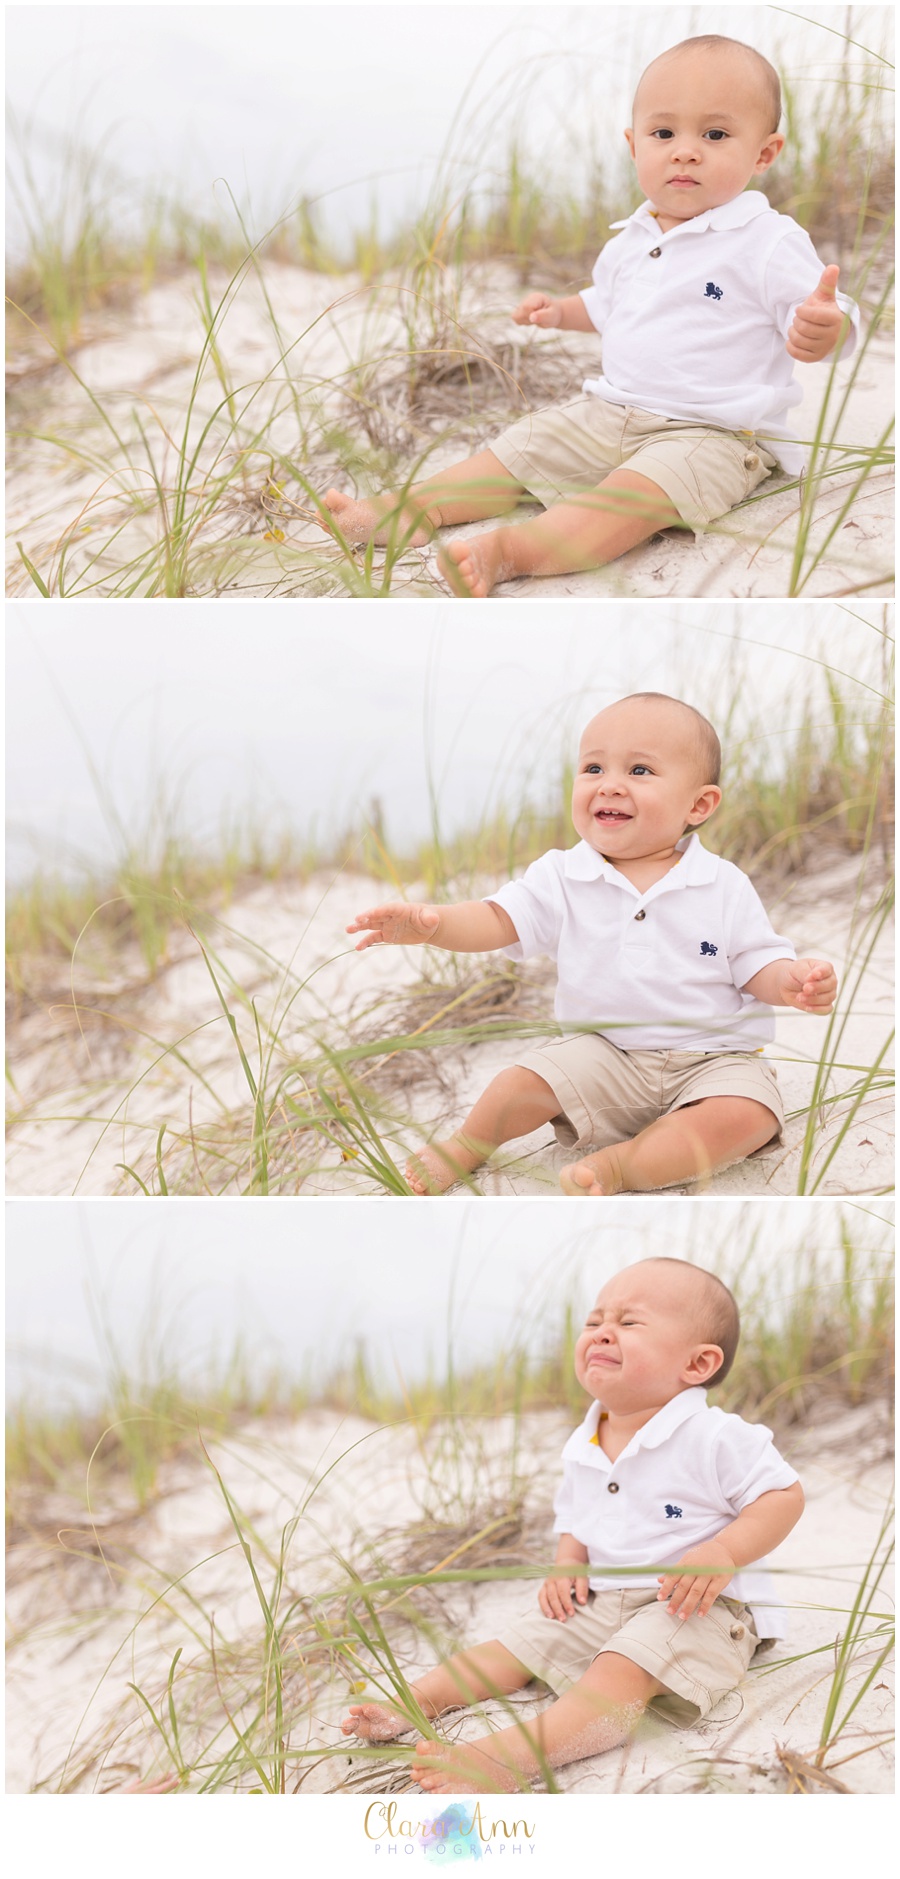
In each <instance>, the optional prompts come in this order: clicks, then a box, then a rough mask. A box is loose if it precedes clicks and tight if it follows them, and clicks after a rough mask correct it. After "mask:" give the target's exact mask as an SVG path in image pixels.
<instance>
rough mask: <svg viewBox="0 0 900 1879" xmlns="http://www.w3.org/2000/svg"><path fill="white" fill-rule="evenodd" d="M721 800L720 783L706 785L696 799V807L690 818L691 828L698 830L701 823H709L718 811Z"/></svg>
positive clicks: (699, 791) (692, 810) (694, 806)
mask: <svg viewBox="0 0 900 1879" xmlns="http://www.w3.org/2000/svg"><path fill="white" fill-rule="evenodd" d="M721 800H722V791H721V790H720V788H719V785H718V783H705V784H704V786H703V788H702V789H701V790H698V792H697V794H696V796H695V797H694V805H693V808H692V809H691V813H690V815H689V816H688V821H689V823H690V825H691V827H692V828H695V829H696V828H699V827H700V824H701V822H708V821H709V818H710V816H711V815H713V814H714V813H715V811H716V810H717V809H718V807H719V804H720V802H721Z"/></svg>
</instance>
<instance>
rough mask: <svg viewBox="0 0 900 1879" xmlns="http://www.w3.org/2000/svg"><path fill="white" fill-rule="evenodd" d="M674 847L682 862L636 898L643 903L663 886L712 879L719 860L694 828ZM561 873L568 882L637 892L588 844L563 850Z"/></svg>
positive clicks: (696, 884) (697, 884)
mask: <svg viewBox="0 0 900 1879" xmlns="http://www.w3.org/2000/svg"><path fill="white" fill-rule="evenodd" d="M677 846H678V848H679V850H680V852H681V860H680V861H679V862H676V864H675V867H674V868H670V869H669V872H668V874H664V875H663V876H662V879H661V880H659V881H656V882H654V885H653V887H652V888H648V889H647V894H640V895H638V898H639V899H640V900H646V899H647V897H648V895H649V894H651V893H658V892H660V890H661V889H662V888H664V887H673V888H675V887H703V886H706V885H707V884H708V883H709V882H710V881H714V880H715V878H716V873H717V870H718V866H719V863H718V857H717V856H716V855H711V854H710V852H709V850H708V849H707V848H704V846H703V843H702V842H701V840H700V837H699V835H698V834H697V831H696V829H695V830H694V832H693V833H692V834H691V835H683V836H682V838H681V840H680V842H679V843H678V844H677ZM563 872H564V874H565V877H566V880H567V881H609V882H611V883H612V884H613V885H614V886H616V887H623V888H625V889H626V890H627V891H629V892H630V893H632V894H637V891H638V890H637V888H636V887H635V886H634V884H633V882H631V881H629V880H628V879H627V877H626V876H625V875H624V874H622V872H621V870H620V869H619V868H614V867H613V864H612V862H611V861H607V860H606V857H605V856H604V855H598V853H597V850H596V848H592V847H591V846H590V843H589V842H579V843H578V844H577V846H576V847H575V848H568V849H567V850H566V859H565V863H564V867H563Z"/></svg>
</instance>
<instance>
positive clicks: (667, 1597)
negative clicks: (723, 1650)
mask: <svg viewBox="0 0 900 1879" xmlns="http://www.w3.org/2000/svg"><path fill="white" fill-rule="evenodd" d="M691 1566H707V1567H710V1566H714V1567H716V1569H717V1570H716V1571H715V1573H711V1572H708V1571H707V1572H702V1573H698V1574H696V1575H695V1574H694V1573H692V1572H691V1571H690V1570H689V1569H690V1567H691ZM685 1568H688V1570H685ZM736 1571H737V1567H736V1566H735V1563H734V1560H733V1559H732V1557H731V1554H730V1553H729V1552H728V1550H727V1548H726V1547H724V1546H723V1545H722V1544H721V1542H720V1541H719V1540H707V1542H706V1545H705V1546H692V1547H691V1550H690V1552H689V1553H685V1555H684V1558H683V1559H680V1560H679V1561H678V1567H677V1570H676V1569H674V1568H673V1570H672V1571H671V1572H666V1573H662V1574H661V1575H660V1581H659V1591H658V1592H657V1594H656V1596H657V1598H658V1599H660V1600H661V1601H662V1602H663V1603H664V1604H665V1607H666V1610H667V1611H669V1612H671V1614H672V1617H673V1618H690V1617H691V1615H692V1614H693V1613H694V1612H696V1614H697V1616H698V1618H705V1617H706V1614H707V1612H708V1611H709V1608H710V1606H711V1605H714V1604H715V1602H716V1599H717V1598H718V1597H719V1594H720V1592H724V1590H725V1587H726V1585H728V1583H729V1581H730V1580H731V1579H733V1578H734V1575H735V1572H736Z"/></svg>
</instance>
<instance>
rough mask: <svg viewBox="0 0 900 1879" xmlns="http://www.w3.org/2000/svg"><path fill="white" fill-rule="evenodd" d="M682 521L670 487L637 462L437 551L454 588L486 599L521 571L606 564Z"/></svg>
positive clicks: (569, 570)
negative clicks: (535, 512) (541, 509)
mask: <svg viewBox="0 0 900 1879" xmlns="http://www.w3.org/2000/svg"><path fill="white" fill-rule="evenodd" d="M680 521H681V517H680V516H679V514H678V511H677V509H675V508H674V507H673V504H672V502H671V501H670V499H669V497H668V496H667V495H666V493H665V491H664V490H662V489H660V488H659V485H658V484H657V483H652V482H651V481H650V478H649V477H647V476H641V475H640V474H639V473H638V471H636V470H626V469H618V470H613V471H612V473H611V475H609V476H608V477H607V478H606V479H605V481H604V482H602V483H600V484H599V485H598V487H597V489H595V490H591V491H590V492H589V493H587V494H586V495H584V496H579V497H577V498H574V497H573V498H572V499H571V500H570V501H568V502H556V503H554V504H553V506H552V508H550V509H547V510H546V511H545V513H544V514H543V515H540V516H537V517H536V519H535V520H534V521H533V522H519V523H516V524H512V525H507V526H505V527H503V528H495V529H490V530H488V531H487V533H485V534H484V535H470V536H467V537H466V539H465V540H464V541H452V542H448V543H447V546H446V548H442V549H441V552H440V554H439V556H438V565H439V567H440V570H441V573H442V574H443V576H444V579H445V580H446V581H447V583H448V585H449V586H450V587H451V588H452V589H453V592H454V593H455V594H460V595H462V596H463V597H464V598H468V599H475V600H480V599H483V598H484V596H485V595H487V594H489V593H490V592H491V589H492V588H493V587H496V586H497V583H498V582H499V581H514V580H517V579H518V578H519V577H520V576H521V575H538V574H544V575H546V574H581V573H584V572H585V570H586V569H588V568H600V567H603V566H605V564H606V562H608V561H615V560H616V559H617V557H618V556H619V555H624V554H627V552H628V550H629V548H637V547H638V546H639V544H640V543H641V542H643V541H648V540H649V538H650V536H651V535H656V534H657V533H658V532H659V530H660V529H663V528H675V527H676V526H677V525H678V524H679V523H680Z"/></svg>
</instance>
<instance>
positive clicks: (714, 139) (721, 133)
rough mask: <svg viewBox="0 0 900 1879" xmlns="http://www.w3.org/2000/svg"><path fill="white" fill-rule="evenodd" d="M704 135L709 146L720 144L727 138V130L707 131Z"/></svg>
mask: <svg viewBox="0 0 900 1879" xmlns="http://www.w3.org/2000/svg"><path fill="white" fill-rule="evenodd" d="M704 135H705V136H707V137H708V138H709V141H710V143H711V144H718V143H721V142H722V139H723V138H724V137H727V136H728V132H727V130H708V131H706V132H705V133H704Z"/></svg>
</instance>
